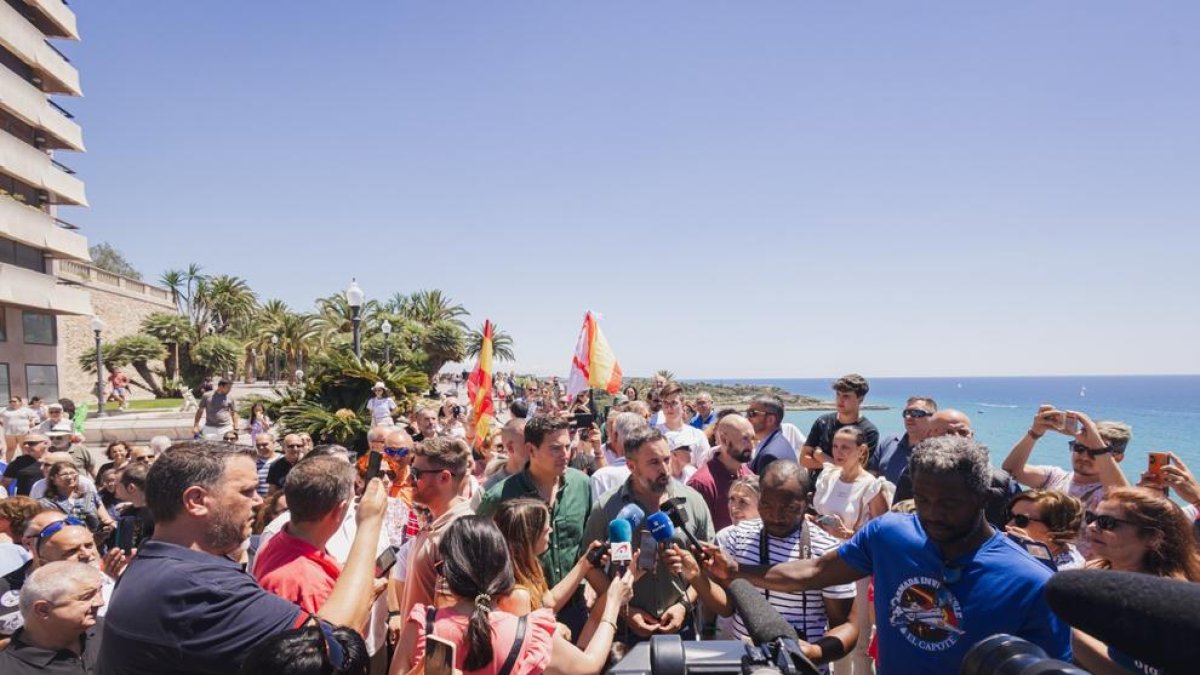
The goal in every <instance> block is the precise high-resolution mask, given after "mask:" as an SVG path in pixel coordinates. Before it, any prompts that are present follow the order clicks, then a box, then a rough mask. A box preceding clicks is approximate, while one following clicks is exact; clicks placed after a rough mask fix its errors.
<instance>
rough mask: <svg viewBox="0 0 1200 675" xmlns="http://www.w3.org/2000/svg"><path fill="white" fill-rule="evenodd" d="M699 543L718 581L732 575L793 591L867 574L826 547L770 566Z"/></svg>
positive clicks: (849, 580)
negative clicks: (804, 557)
mask: <svg viewBox="0 0 1200 675" xmlns="http://www.w3.org/2000/svg"><path fill="white" fill-rule="evenodd" d="M703 546H704V550H705V552H706V553H708V554H709V557H708V560H707V561H706V562H705V566H706V567H707V568H708V573H709V575H711V576H712V577H713V578H715V579H717V580H718V581H720V582H722V583H728V582H729V581H731V580H733V579H745V580H747V581H749V582H750V583H752V584H754V585H755V586H758V587H759V588H765V589H767V590H771V591H785V592H789V593H797V592H799V591H808V590H813V589H815V588H825V587H826V586H834V585H837V584H848V583H850V582H852V581H857V580H859V579H861V578H863V577H865V576H867V575H866V574H865V573H863V572H859V571H858V570H856V569H854V568H853V567H851V566H850V565H849V563H847V562H846V561H845V560H842V558H841V556H839V555H838V554H837V551H830V552H829V553H826V554H825V555H823V556H821V557H820V558H816V559H810V560H792V561H789V562H785V563H779V564H777V565H771V566H766V565H754V566H750V565H738V564H737V561H735V560H734V559H733V557H732V556H730V555H729V554H728V553H725V552H724V551H722V550H721V549H719V548H717V547H716V546H712V545H711V544H706V545H703Z"/></svg>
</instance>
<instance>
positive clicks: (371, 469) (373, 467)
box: [363, 452, 383, 487]
mask: <svg viewBox="0 0 1200 675" xmlns="http://www.w3.org/2000/svg"><path fill="white" fill-rule="evenodd" d="M382 462H383V455H382V454H380V453H378V452H371V454H370V456H369V457H368V458H367V475H366V476H364V477H363V486H364V487H365V486H366V485H367V483H370V482H371V479H372V478H375V477H376V476H378V475H379V465H380V463H382Z"/></svg>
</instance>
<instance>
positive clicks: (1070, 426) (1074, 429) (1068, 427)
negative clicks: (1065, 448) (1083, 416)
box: [1059, 413, 1079, 436]
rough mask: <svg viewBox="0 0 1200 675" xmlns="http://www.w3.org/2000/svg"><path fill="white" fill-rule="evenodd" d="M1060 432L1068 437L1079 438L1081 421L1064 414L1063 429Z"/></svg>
mask: <svg viewBox="0 0 1200 675" xmlns="http://www.w3.org/2000/svg"><path fill="white" fill-rule="evenodd" d="M1059 431H1062V432H1063V433H1064V434H1066V435H1068V436H1077V435H1078V434H1079V420H1078V419H1077V418H1075V417H1071V416H1070V415H1068V414H1067V413H1063V423H1062V428H1061V429H1059Z"/></svg>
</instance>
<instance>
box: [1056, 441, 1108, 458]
mask: <svg viewBox="0 0 1200 675" xmlns="http://www.w3.org/2000/svg"><path fill="white" fill-rule="evenodd" d="M1067 447H1068V448H1070V449H1071V452H1073V453H1075V452H1077V453H1084V452H1086V453H1087V454H1088V456H1089V457H1096V456H1097V455H1103V454H1104V453H1106V452H1117V451H1116V450H1114V449H1113V446H1111V445H1106V446H1104V447H1103V448H1100V449H1098V450H1093V449H1091V448H1089V447H1087V446H1085V445H1084V444H1082V443H1080V442H1078V441H1067Z"/></svg>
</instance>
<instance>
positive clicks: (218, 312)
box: [197, 274, 258, 333]
mask: <svg viewBox="0 0 1200 675" xmlns="http://www.w3.org/2000/svg"><path fill="white" fill-rule="evenodd" d="M201 288H202V290H203V292H202V293H201V291H200V290H197V296H199V298H200V301H201V302H202V303H203V304H204V307H205V309H206V310H207V311H208V314H209V316H210V317H211V319H212V323H213V325H214V326H215V327H216V330H217V332H218V333H224V332H226V331H228V330H229V329H230V327H231V326H232V325H233V324H234V323H236V322H238V321H242V320H245V319H248V318H249V317H250V315H251V314H253V313H254V310H255V309H256V308H257V307H258V296H256V295H255V293H254V291H253V290H251V289H250V284H248V283H246V280H245V279H242V278H240V277H235V276H232V275H229V274H222V275H219V276H215V277H211V278H209V279H206V280H205V283H204V284H203V285H202V287H201Z"/></svg>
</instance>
